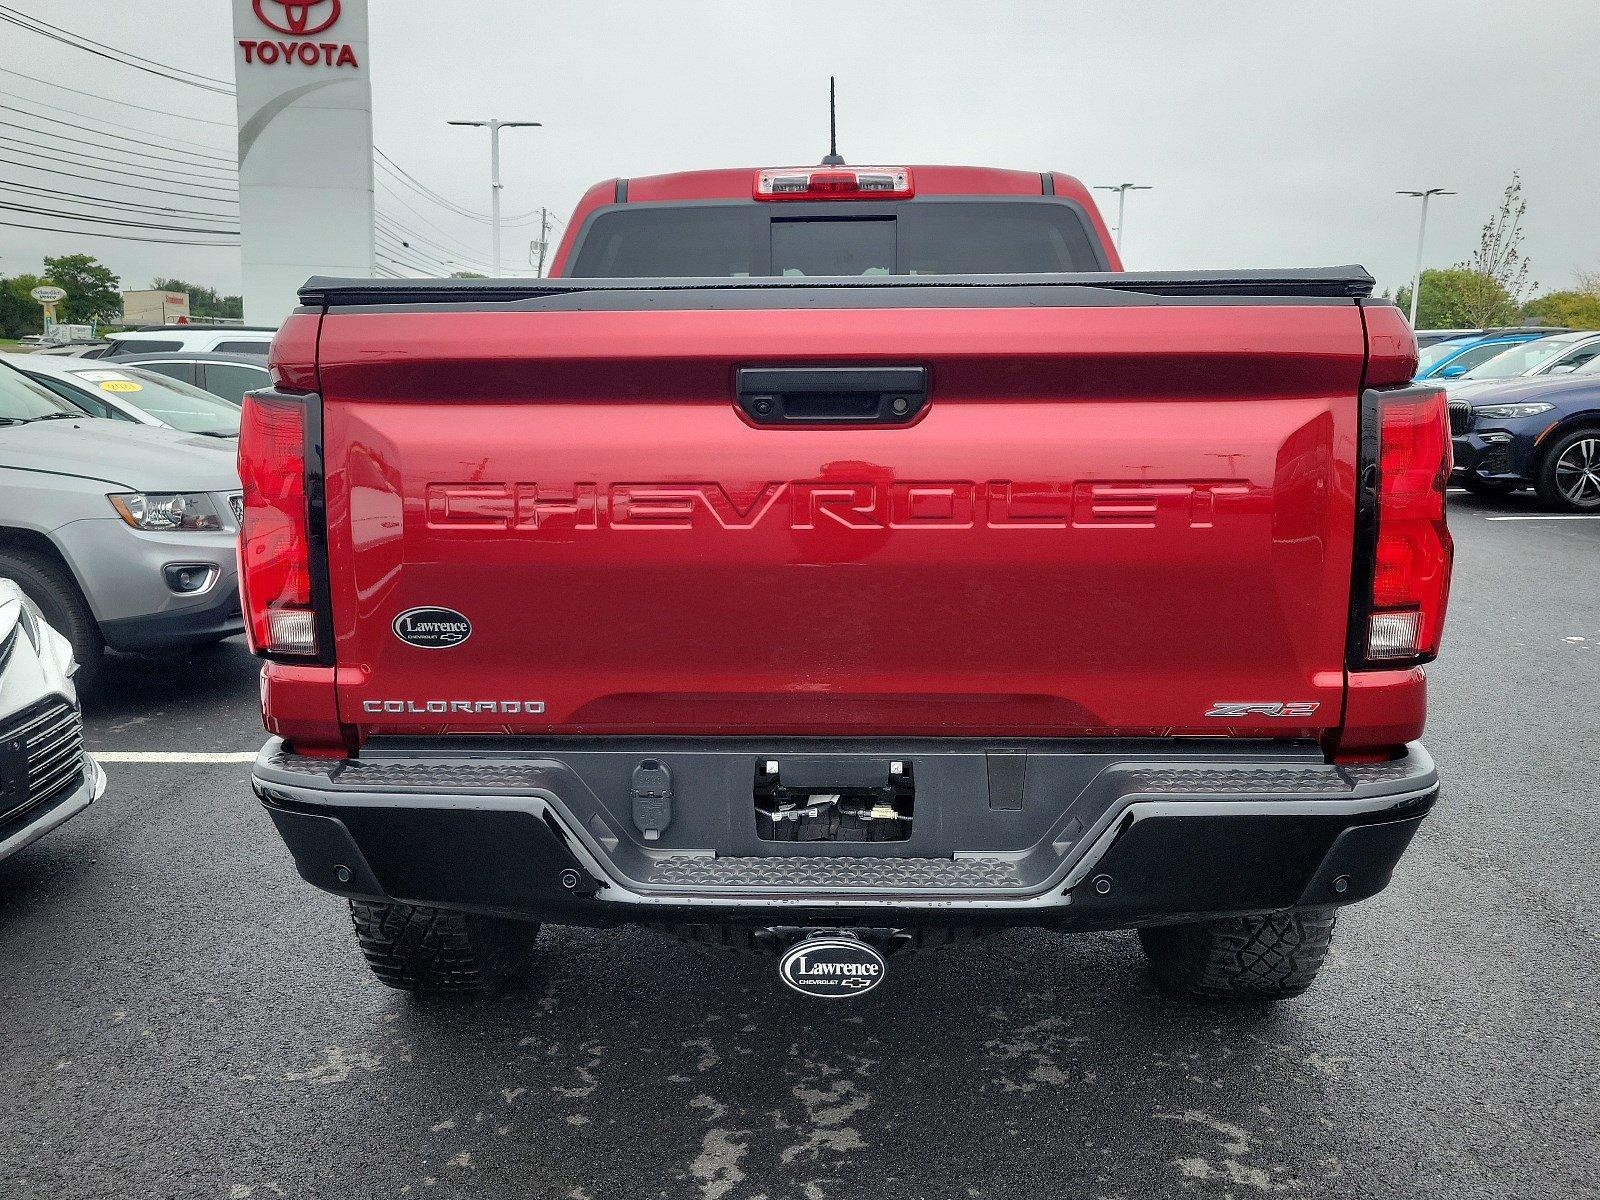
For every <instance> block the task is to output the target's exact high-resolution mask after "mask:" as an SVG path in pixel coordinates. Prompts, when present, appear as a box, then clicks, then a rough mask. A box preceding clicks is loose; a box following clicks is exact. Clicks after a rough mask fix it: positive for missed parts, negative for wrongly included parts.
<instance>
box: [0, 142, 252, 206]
mask: <svg viewBox="0 0 1600 1200" xmlns="http://www.w3.org/2000/svg"><path fill="white" fill-rule="evenodd" d="M6 142H17V143H19V144H21V145H23V146H32V147H34V148H35V149H34V152H35V153H42V148H39V147H37V145H36V143H33V142H25V141H23V140H22V139H21V138H8V137H5V136H3V135H0V149H6V150H9V151H10V153H12V154H15V153H16V151H15V150H13V149H10V148H9V147H7V146H6V145H5V143H6ZM52 148H53V147H52ZM44 158H45V160H46V161H47V162H59V163H66V164H67V165H68V166H71V167H83V168H85V169H87V170H90V171H99V172H101V173H102V174H104V173H105V172H106V170H107V168H105V167H101V166H97V165H95V164H94V163H89V162H84V161H82V159H81V158H60V157H57V156H56V155H53V154H46V155H44ZM0 161H11V160H9V159H0ZM15 165H17V166H23V167H31V166H33V165H34V164H32V163H26V162H25V163H17V164H15ZM67 173H68V172H62V174H67ZM121 174H123V175H127V176H130V177H132V178H134V179H153V180H155V182H157V183H166V182H167V181H168V180H169V179H171V178H174V177H173V176H168V175H149V174H146V173H145V172H143V171H131V170H128V169H127V168H126V167H124V168H121ZM96 182H105V181H103V180H96ZM185 182H187V183H188V184H189V186H190V187H198V188H202V189H204V190H206V191H215V192H222V193H224V194H226V195H231V196H237V195H238V194H239V189H238V188H226V187H212V186H211V184H210V183H209V182H208V181H207V180H205V179H189V180H185ZM149 190H152V191H153V190H154V189H149ZM202 199H204V197H202Z"/></svg>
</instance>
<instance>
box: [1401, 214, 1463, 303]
mask: <svg viewBox="0 0 1600 1200" xmlns="http://www.w3.org/2000/svg"><path fill="white" fill-rule="evenodd" d="M1395 195H1396V196H1416V197H1418V198H1420V199H1421V200H1422V220H1421V222H1419V223H1418V225H1417V268H1416V270H1414V271H1412V272H1411V328H1413V329H1415V328H1416V327H1417V293H1418V292H1420V291H1421V290H1422V243H1423V241H1424V240H1425V239H1426V238H1427V236H1428V201H1429V200H1431V199H1433V197H1435V196H1454V195H1455V193H1454V192H1447V191H1445V190H1444V189H1443V188H1428V189H1427V190H1426V191H1421V192H1396V193H1395Z"/></svg>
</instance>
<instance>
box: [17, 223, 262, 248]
mask: <svg viewBox="0 0 1600 1200" xmlns="http://www.w3.org/2000/svg"><path fill="white" fill-rule="evenodd" d="M0 226H4V227H5V228H7V229H31V230H33V231H35V232H36V233H70V234H73V235H74V236H76V237H92V238H111V239H112V240H114V241H118V242H159V243H160V244H161V245H163V246H220V247H221V248H223V249H227V248H228V247H230V246H237V245H238V244H239V239H238V238H234V239H233V240H231V241H221V242H195V241H185V240H183V239H181V238H161V237H137V236H135V235H133V234H131V233H106V232H104V231H103V230H98V229H63V228H61V227H60V226H59V225H20V224H18V223H17V222H15V221H0Z"/></svg>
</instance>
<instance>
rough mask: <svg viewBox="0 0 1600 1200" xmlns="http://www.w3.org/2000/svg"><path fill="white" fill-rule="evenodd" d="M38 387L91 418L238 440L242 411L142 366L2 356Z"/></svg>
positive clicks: (2, 358)
mask: <svg viewBox="0 0 1600 1200" xmlns="http://www.w3.org/2000/svg"><path fill="white" fill-rule="evenodd" d="M0 361H4V362H5V363H6V364H8V365H9V366H13V367H15V368H16V369H17V370H19V371H21V372H22V373H23V374H24V375H26V376H27V377H28V378H29V379H32V380H33V381H34V382H35V383H39V384H42V385H44V386H45V387H47V388H49V389H50V390H51V391H52V392H54V393H55V394H56V395H58V396H60V397H62V398H63V399H64V400H67V401H70V402H71V403H72V404H74V405H76V406H77V407H78V408H80V409H82V410H83V411H84V412H86V413H88V414H89V415H90V416H91V417H106V418H108V419H110V420H113V421H129V422H132V423H133V424H135V425H164V426H166V427H167V428H169V429H178V430H182V431H183V432H184V433H201V434H206V435H207V436H209V437H225V438H235V437H238V436H239V410H238V409H237V408H236V407H234V406H233V405H232V404H229V403H228V402H227V401H226V400H223V399H222V398H221V397H218V396H214V395H212V394H211V393H210V392H207V391H203V390H201V389H200V388H197V387H195V386H194V385H193V384H190V383H180V382H178V381H177V380H176V379H169V378H167V377H166V376H165V375H158V374H156V373H155V372H154V371H147V370H143V369H142V368H139V367H130V366H124V365H122V363H121V362H120V361H119V362H118V363H117V365H116V366H111V365H110V364H108V363H105V362H102V361H99V360H96V359H82V358H50V359H41V358H40V357H39V356H37V355H34V354H7V355H0Z"/></svg>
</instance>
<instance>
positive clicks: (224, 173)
mask: <svg viewBox="0 0 1600 1200" xmlns="http://www.w3.org/2000/svg"><path fill="white" fill-rule="evenodd" d="M0 128H4V129H11V130H16V131H18V132H21V133H31V134H33V135H34V136H35V137H47V138H54V139H56V140H57V141H62V142H77V143H78V144H80V145H84V146H89V147H91V148H92V149H95V150H111V151H113V152H115V153H116V154H118V155H121V157H120V158H117V157H113V158H107V157H106V156H105V155H102V154H91V153H89V151H88V150H79V149H78V148H77V147H76V146H55V145H51V144H50V143H48V142H46V143H43V144H41V143H39V142H30V141H28V140H27V139H26V138H20V137H17V136H16V134H15V133H0V137H4V138H6V139H8V140H10V141H13V142H22V143H23V144H24V145H27V146H33V147H35V148H36V149H39V150H59V151H60V152H61V153H62V154H75V155H77V156H79V157H80V158H86V159H92V160H94V161H97V162H105V163H110V164H111V165H112V166H114V167H119V168H120V167H121V166H122V164H123V163H125V162H137V163H147V164H149V165H151V166H156V167H184V168H187V169H188V170H193V171H207V172H211V174H209V175H196V176H195V177H194V178H195V179H196V180H203V179H227V178H231V177H234V176H236V175H237V172H236V171H235V170H233V169H231V168H230V169H228V170H224V169H223V168H221V167H213V166H208V165H207V164H205V163H191V162H183V161H181V160H180V159H176V158H162V157H160V156H158V155H153V154H137V153H135V152H134V151H132V150H124V149H123V148H122V147H121V146H102V145H99V144H98V143H96V142H90V141H85V140H84V139H83V138H75V137H68V136H67V135H66V134H61V133H51V132H50V131H49V130H45V129H29V128H28V127H27V126H25V125H18V124H16V123H15V122H14V121H3V120H0ZM173 177H174V178H178V179H181V178H182V177H183V174H182V173H174V176H173Z"/></svg>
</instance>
